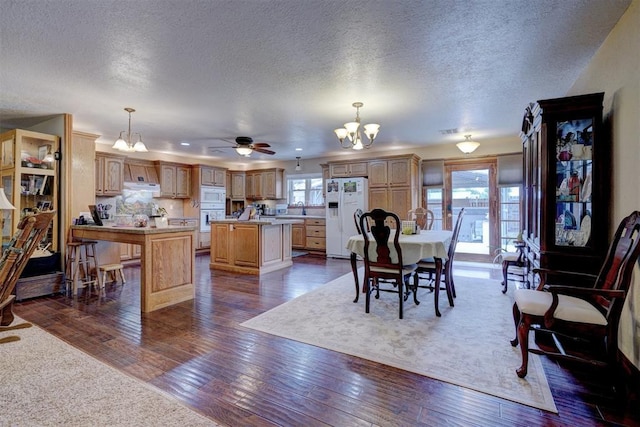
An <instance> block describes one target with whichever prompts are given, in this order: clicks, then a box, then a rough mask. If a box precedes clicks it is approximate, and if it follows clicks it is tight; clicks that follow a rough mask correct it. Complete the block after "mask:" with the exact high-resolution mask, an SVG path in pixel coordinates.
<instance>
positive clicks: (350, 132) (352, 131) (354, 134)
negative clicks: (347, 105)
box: [334, 102, 380, 150]
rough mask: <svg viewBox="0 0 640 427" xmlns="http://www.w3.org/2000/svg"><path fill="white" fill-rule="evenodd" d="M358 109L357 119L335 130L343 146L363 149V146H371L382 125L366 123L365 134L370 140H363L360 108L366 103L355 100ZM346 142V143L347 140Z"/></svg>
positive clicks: (354, 104)
mask: <svg viewBox="0 0 640 427" xmlns="http://www.w3.org/2000/svg"><path fill="white" fill-rule="evenodd" d="M352 105H353V106H354V107H355V109H356V119H355V121H353V122H349V123H345V124H344V127H343V128H339V129H335V130H334V132H335V133H336V136H337V137H338V140H339V141H340V145H341V146H342V148H345V149H347V148H351V149H353V150H362V149H363V148H369V147H371V144H373V140H374V139H376V136H377V135H378V131H379V130H380V125H378V124H375V123H371V124H368V125H364V134H365V136H366V137H367V140H368V142H367V143H363V142H362V135H361V133H360V108H361V107H362V106H363V105H364V104H363V103H362V102H354V103H353V104H352ZM347 139H348V141H347V142H346V145H345V140H347Z"/></svg>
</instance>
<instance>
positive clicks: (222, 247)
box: [211, 224, 260, 267]
mask: <svg viewBox="0 0 640 427" xmlns="http://www.w3.org/2000/svg"><path fill="white" fill-rule="evenodd" d="M211 230H212V233H211V235H212V236H213V239H215V241H212V243H213V244H212V245H211V260H212V261H213V262H216V263H221V264H233V265H236V266H239V267H258V265H259V261H260V258H259V251H258V247H259V241H258V236H259V235H258V226H257V225H255V224H233V225H232V224H211ZM231 233H233V236H231Z"/></svg>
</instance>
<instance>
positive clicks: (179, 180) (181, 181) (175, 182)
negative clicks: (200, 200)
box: [156, 161, 191, 199]
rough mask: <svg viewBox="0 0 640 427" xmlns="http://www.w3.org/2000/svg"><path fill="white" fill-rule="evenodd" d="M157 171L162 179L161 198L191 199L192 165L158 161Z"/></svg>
mask: <svg viewBox="0 0 640 427" xmlns="http://www.w3.org/2000/svg"><path fill="white" fill-rule="evenodd" d="M156 169H157V170H158V176H159V177H160V197H169V198H172V199H188V198H190V197H191V165H183V164H179V163H170V162H164V161H156Z"/></svg>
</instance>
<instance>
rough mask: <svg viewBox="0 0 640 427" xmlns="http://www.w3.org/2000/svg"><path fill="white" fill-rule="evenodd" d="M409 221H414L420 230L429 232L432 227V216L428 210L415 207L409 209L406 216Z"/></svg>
mask: <svg viewBox="0 0 640 427" xmlns="http://www.w3.org/2000/svg"><path fill="white" fill-rule="evenodd" d="M407 218H408V219H409V221H415V222H416V224H418V227H420V230H431V228H432V227H433V220H434V215H433V212H432V211H430V210H429V209H425V208H421V207H417V208H415V209H411V210H410V211H409V213H408V215H407Z"/></svg>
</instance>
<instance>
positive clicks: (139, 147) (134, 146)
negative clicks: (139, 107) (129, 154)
mask: <svg viewBox="0 0 640 427" xmlns="http://www.w3.org/2000/svg"><path fill="white" fill-rule="evenodd" d="M124 111H126V112H127V113H129V130H128V131H126V132H127V135H126V136H127V139H126V140H125V139H123V138H122V134H123V133H125V131H124V130H123V131H122V132H120V137H118V140H117V141H116V142H115V143H114V144H113V146H112V147H111V148H115V149H116V150H120V151H139V152H143V153H146V152H147V151H149V150H147V147H146V145H144V142H142V135H141V134H139V133H137V132H136V133H131V113H133V112H135V111H136V110H134V109H133V108H130V107H127V108H125V109H124ZM136 135H137V141H136V142H133V138H134V137H135V136H136Z"/></svg>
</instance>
